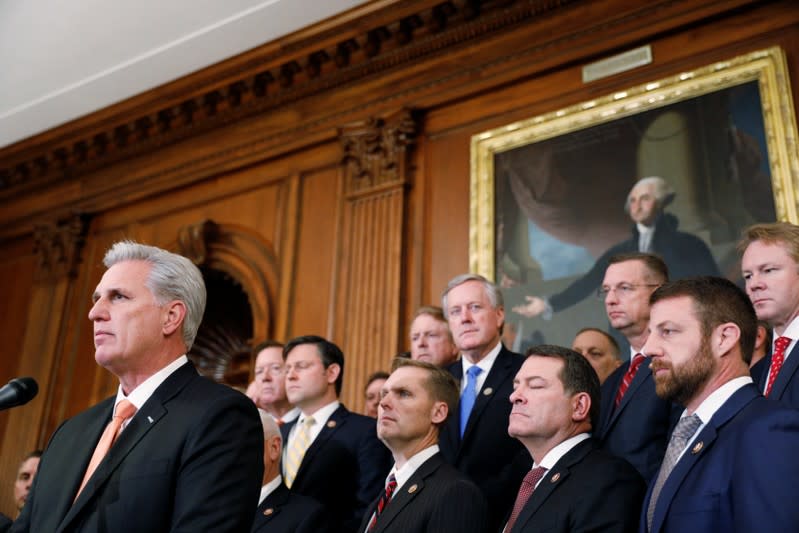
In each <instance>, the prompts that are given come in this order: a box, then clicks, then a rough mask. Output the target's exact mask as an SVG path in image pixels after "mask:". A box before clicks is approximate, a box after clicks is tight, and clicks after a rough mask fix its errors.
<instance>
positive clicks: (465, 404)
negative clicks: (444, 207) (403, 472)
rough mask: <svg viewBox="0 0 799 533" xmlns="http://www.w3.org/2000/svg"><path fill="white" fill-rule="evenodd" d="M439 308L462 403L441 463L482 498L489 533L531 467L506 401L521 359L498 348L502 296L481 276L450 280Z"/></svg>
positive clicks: (448, 425) (444, 438)
mask: <svg viewBox="0 0 799 533" xmlns="http://www.w3.org/2000/svg"><path fill="white" fill-rule="evenodd" d="M441 307H442V308H443V309H444V314H445V316H446V317H447V320H448V321H449V328H450V331H452V337H453V340H454V341H455V345H456V346H457V347H458V350H459V351H460V354H461V358H460V360H459V361H456V362H455V363H453V364H452V365H450V366H449V367H448V370H449V371H450V372H451V373H452V375H453V376H455V379H457V380H459V381H460V401H459V403H458V409H456V410H455V412H454V413H453V415H454V416H450V417H449V418H447V421H446V422H445V423H444V427H443V428H442V429H441V435H440V437H439V447H440V449H441V455H442V456H443V457H444V460H445V461H447V462H448V463H450V464H452V465H454V466H455V467H456V468H457V469H458V470H460V471H461V472H462V473H463V474H466V476H467V477H469V478H470V479H471V480H472V481H473V482H474V483H475V484H477V486H478V487H480V488H481V489H482V490H483V494H484V495H485V497H486V500H487V501H488V507H489V512H490V516H489V530H490V531H493V530H495V529H498V528H499V526H500V525H501V521H502V519H503V518H504V517H505V515H506V513H508V512H509V511H510V508H511V506H512V505H513V501H514V498H515V496H516V491H517V489H518V488H519V484H520V483H521V481H522V478H524V475H525V473H526V472H527V471H528V470H530V466H531V464H532V461H531V459H530V456H529V454H528V453H527V451H526V450H525V449H524V447H523V446H522V445H521V443H520V442H519V441H517V440H516V439H513V438H511V437H510V436H509V435H508V417H509V416H510V410H511V404H510V402H509V401H508V398H509V397H510V394H511V392H512V391H513V378H514V376H515V375H516V372H518V371H519V367H521V365H522V363H523V362H524V357H522V356H521V355H519V354H517V353H513V352H511V351H509V350H507V349H506V348H505V347H504V346H503V345H502V342H501V341H500V337H501V335H502V328H503V326H504V323H505V308H504V305H503V300H502V293H501V292H500V291H499V289H498V288H497V286H496V285H494V284H493V283H491V282H490V281H488V280H487V279H485V278H484V277H483V276H479V275H477V274H462V275H460V276H456V277H455V278H453V279H452V280H451V281H450V282H449V284H448V285H447V288H446V290H444V293H443V295H442V297H441Z"/></svg>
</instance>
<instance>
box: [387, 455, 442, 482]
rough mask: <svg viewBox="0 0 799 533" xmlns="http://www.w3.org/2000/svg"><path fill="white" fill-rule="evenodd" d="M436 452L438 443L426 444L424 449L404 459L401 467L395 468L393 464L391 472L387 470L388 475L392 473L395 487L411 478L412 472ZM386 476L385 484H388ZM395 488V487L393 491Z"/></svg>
mask: <svg viewBox="0 0 799 533" xmlns="http://www.w3.org/2000/svg"><path fill="white" fill-rule="evenodd" d="M437 453H438V444H433V445H432V446H428V447H427V448H425V449H424V450H422V451H420V452H416V453H415V454H414V455H413V456H411V458H410V459H408V460H407V461H405V464H404V465H402V468H397V465H396V464H395V465H394V467H393V468H392V469H391V472H389V475H388V477H391V474H394V478H395V479H396V480H397V489H399V488H400V487H402V486H403V485H404V484H405V482H406V481H408V480H409V479H410V478H411V476H412V475H413V474H414V472H416V470H418V468H419V467H420V466H422V465H423V464H424V463H425V461H427V460H428V459H430V458H431V457H433V456H434V455H435V454H437ZM388 477H386V484H388ZM397 489H395V491H396V490H397Z"/></svg>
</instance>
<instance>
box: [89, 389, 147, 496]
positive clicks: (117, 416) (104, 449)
mask: <svg viewBox="0 0 799 533" xmlns="http://www.w3.org/2000/svg"><path fill="white" fill-rule="evenodd" d="M134 414H136V406H135V405H133V404H132V403H130V402H129V401H128V400H122V401H120V402H119V403H118V404H117V405H116V409H115V410H114V416H113V417H112V418H111V422H109V423H108V425H107V426H106V427H105V431H103V434H102V435H101V436H100V440H99V441H97V446H96V447H95V448H94V453H93V454H92V458H91V461H89V466H88V467H87V468H86V473H85V474H84V475H83V481H82V482H81V484H80V488H79V489H78V493H77V494H76V495H75V499H76V500H77V499H78V495H80V493H81V491H82V490H83V487H85V486H86V483H87V482H88V481H89V479H90V478H91V477H92V474H94V471H95V470H97V467H98V466H99V465H100V462H101V461H102V460H103V457H105V456H106V454H107V453H108V450H110V449H111V446H113V445H114V442H116V439H117V437H118V436H119V434H120V433H121V428H122V423H123V422H124V421H125V420H127V419H128V418H130V417H132V416H133V415H134Z"/></svg>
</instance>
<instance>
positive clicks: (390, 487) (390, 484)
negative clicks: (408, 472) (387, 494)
mask: <svg viewBox="0 0 799 533" xmlns="http://www.w3.org/2000/svg"><path fill="white" fill-rule="evenodd" d="M396 486H397V478H396V477H394V474H391V475H390V476H388V483H387V484H386V489H388V490H394V488H396Z"/></svg>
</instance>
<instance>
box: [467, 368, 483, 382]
mask: <svg viewBox="0 0 799 533" xmlns="http://www.w3.org/2000/svg"><path fill="white" fill-rule="evenodd" d="M482 371H483V369H482V368H480V367H479V366H477V365H474V366H472V367H471V368H469V370H467V371H466V374H468V375H469V378H470V379H474V378H476V377H477V376H479V375H480V372H482Z"/></svg>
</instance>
